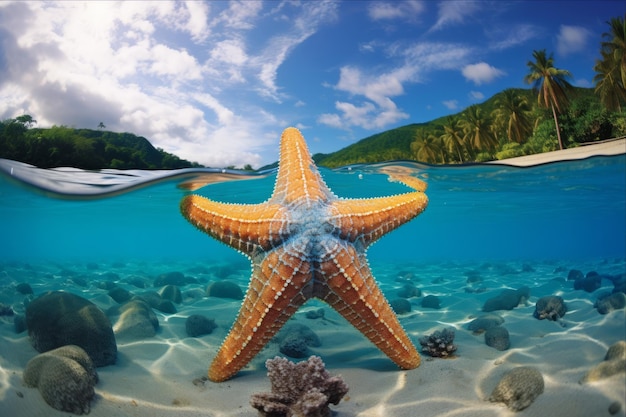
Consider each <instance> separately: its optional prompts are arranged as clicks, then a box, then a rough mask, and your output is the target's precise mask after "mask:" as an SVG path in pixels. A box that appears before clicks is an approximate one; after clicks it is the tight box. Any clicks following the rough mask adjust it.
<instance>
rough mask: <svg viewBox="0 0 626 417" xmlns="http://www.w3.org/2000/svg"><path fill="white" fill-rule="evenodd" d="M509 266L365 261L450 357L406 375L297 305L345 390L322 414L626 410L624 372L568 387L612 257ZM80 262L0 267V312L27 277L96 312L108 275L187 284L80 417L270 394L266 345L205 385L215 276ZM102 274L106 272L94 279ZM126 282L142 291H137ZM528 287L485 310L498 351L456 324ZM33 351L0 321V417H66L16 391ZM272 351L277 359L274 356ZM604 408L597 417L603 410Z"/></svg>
mask: <svg viewBox="0 0 626 417" xmlns="http://www.w3.org/2000/svg"><path fill="white" fill-rule="evenodd" d="M622 153H626V140H625V139H621V140H617V141H613V142H607V143H603V144H597V145H590V146H585V147H579V148H575V149H568V150H563V151H557V152H551V153H548V154H542V155H533V156H527V157H522V158H514V159H510V160H506V161H498V162H495V163H506V164H510V165H516V166H529V165H534V164H542V163H546V162H549V161H553V160H564V159H579V158H585V157H588V156H591V155H615V154H622ZM529 262H530V263H528V262H526V261H524V262H522V261H520V260H511V261H510V262H506V261H498V262H495V263H494V262H489V259H484V260H476V261H473V262H467V263H456V262H447V263H432V264H421V263H417V262H416V263H414V264H406V265H396V264H393V263H388V264H384V263H382V264H381V263H380V262H378V263H376V264H375V265H373V266H372V268H373V269H374V274H375V276H376V278H377V279H378V281H379V282H380V283H381V289H382V290H383V292H384V293H385V295H386V296H387V298H388V299H394V298H397V292H398V291H399V290H400V289H401V288H402V287H403V286H404V285H405V284H406V283H410V284H412V285H414V286H415V287H417V288H419V289H420V290H421V291H422V296H421V297H411V298H409V299H408V300H409V302H410V304H411V311H410V312H407V313H404V314H400V315H399V319H400V322H401V323H402V325H403V326H404V328H405V329H406V330H407V332H408V334H409V336H410V337H411V339H412V340H413V342H414V344H415V345H416V346H417V347H418V349H419V347H420V346H419V343H418V340H419V338H420V337H422V336H426V335H429V334H431V333H433V332H434V331H436V330H443V329H445V328H452V329H454V331H455V339H454V343H455V345H456V346H457V348H458V350H457V351H456V355H455V356H454V357H453V358H450V359H441V358H431V357H429V356H427V355H424V354H422V363H421V365H420V366H419V367H418V368H417V369H414V370H410V371H403V370H399V369H398V368H397V367H396V366H395V365H394V364H393V363H392V362H391V361H390V360H389V359H388V358H387V357H386V356H385V355H384V354H383V353H381V352H380V351H378V350H377V349H376V347H375V346H374V345H372V344H371V343H370V342H369V341H368V340H367V339H365V338H364V337H363V336H362V335H361V334H360V333H359V332H358V331H357V330H355V329H354V328H353V327H352V326H350V325H349V324H348V323H347V322H346V321H345V320H344V319H343V318H342V317H341V316H339V314H338V313H336V312H335V311H334V310H332V309H331V308H329V307H328V306H327V305H325V304H324V303H322V302H319V301H311V302H309V303H307V304H305V306H304V307H303V308H301V309H300V310H299V311H298V312H297V313H296V315H295V316H294V318H293V319H292V320H291V322H290V323H298V324H302V325H306V326H307V327H309V328H310V329H311V330H312V331H314V332H315V333H316V334H317V335H318V336H319V339H320V341H321V346H319V347H310V354H311V355H318V356H320V357H321V358H322V360H323V361H324V362H325V364H326V368H327V370H328V371H329V372H330V373H331V374H332V375H341V376H342V377H343V379H344V381H345V382H346V383H347V384H348V386H349V388H350V390H349V393H348V394H347V396H346V397H345V398H344V399H343V400H342V401H341V402H340V403H339V404H338V405H336V406H331V409H332V410H333V416H335V417H348V416H350V417H352V416H359V417H383V416H393V417H414V416H422V417H428V416H476V417H478V416H480V417H490V416H493V417H495V416H501V417H504V416H513V415H516V414H519V415H522V416H528V417H535V416H536V417H544V416H546V415H552V416H568V417H572V416H609V415H616V416H624V415H626V414H625V410H626V404H625V400H624V399H625V398H626V380H625V374H624V373H623V372H622V373H619V374H617V375H614V376H611V377H608V378H605V379H601V380H598V381H595V382H589V383H583V384H581V383H580V380H581V378H583V377H584V376H585V374H586V373H587V372H588V371H589V370H591V369H592V368H594V367H595V366H597V365H598V364H600V363H601V362H602V361H603V360H604V357H605V354H606V352H607V349H608V348H609V346H611V345H613V344H614V343H616V342H619V341H624V340H626V310H624V309H617V310H614V311H610V312H608V314H600V313H599V312H598V310H597V308H595V307H594V303H595V302H596V300H597V299H598V298H599V297H600V296H602V295H603V294H606V293H610V292H611V290H612V289H613V283H612V282H611V281H610V280H609V279H606V277H609V276H618V275H620V274H623V273H624V271H625V270H626V259H624V258H621V259H593V260H577V261H571V260H570V261H554V260H533V261H529ZM96 263H97V267H96V268H94V267H93V266H92V267H90V268H87V266H86V265H85V263H65V264H63V263H61V264H59V263H57V262H48V263H41V264H33V265H24V264H21V263H5V264H0V303H3V304H5V305H10V306H13V308H14V310H15V312H16V313H17V314H23V313H24V307H23V300H24V297H25V296H24V295H23V294H20V293H18V292H17V291H16V285H17V284H18V283H21V282H28V283H29V284H30V285H31V286H32V289H33V291H34V295H35V296H37V295H40V294H43V293H45V292H46V291H51V290H63V291H68V292H72V293H74V294H77V295H80V296H82V297H84V298H86V299H88V300H90V301H91V302H93V303H94V304H96V305H97V306H98V307H99V308H100V309H102V310H103V311H107V310H109V309H110V308H112V307H115V306H117V305H118V303H116V302H115V301H114V300H113V299H112V298H111V297H110V296H109V295H107V290H105V289H102V288H101V287H100V286H99V285H98V284H99V283H101V282H102V281H105V280H106V277H107V276H110V273H114V274H116V276H117V277H118V279H117V280H116V284H117V285H118V286H120V287H122V288H124V289H126V290H127V291H129V292H131V293H132V294H140V293H143V292H145V291H148V290H158V288H153V286H152V285H153V284H152V282H153V280H154V277H155V276H157V275H158V274H160V273H163V272H167V271H181V272H182V273H183V274H185V275H193V276H194V277H195V278H196V279H197V283H190V284H187V285H184V286H182V287H181V291H182V295H183V299H182V302H181V303H178V304H176V309H177V312H176V313H174V314H166V313H163V312H159V311H155V313H156V315H157V318H158V321H159V330H158V331H157V333H156V335H155V336H153V337H145V338H132V337H130V338H129V337H127V338H121V337H120V338H118V339H117V347H118V356H117V362H116V363H115V364H114V365H110V366H105V367H100V368H98V369H97V371H98V375H99V382H98V384H97V385H96V387H95V390H96V398H95V400H94V401H93V402H92V404H91V412H90V414H89V415H90V416H94V417H113V416H133V417H171V416H181V417H182V416H203V417H208V416H216V417H217V416H241V417H243V416H250V417H251V416H256V415H258V414H257V411H256V410H255V409H253V408H252V407H251V406H250V404H249V400H250V396H251V395H252V394H253V393H258V392H268V391H270V383H269V380H268V379H267V376H266V369H265V361H266V360H267V359H271V358H273V357H275V356H277V355H280V353H279V346H278V344H277V343H275V342H270V343H269V345H268V346H267V347H266V348H265V349H264V350H263V351H262V352H261V353H260V354H259V355H258V356H257V357H256V358H255V359H254V360H253V361H252V362H251V363H250V365H249V366H247V367H246V368H244V370H243V371H242V372H240V373H239V374H238V375H237V376H236V377H235V378H233V379H231V380H228V381H226V382H223V383H213V382H210V381H207V380H206V378H205V376H206V372H207V368H208V366H209V364H210V361H211V360H212V358H213V356H214V355H215V353H216V351H217V349H218V347H219V345H220V344H221V342H222V340H223V338H224V337H225V335H226V334H227V332H228V330H229V328H230V325H231V324H232V320H233V319H234V317H235V316H236V314H237V311H238V309H239V306H240V301H238V300H233V299H227V298H218V297H206V296H204V294H205V291H206V288H207V285H208V283H210V282H214V281H217V280H219V279H221V278H222V277H220V276H217V275H216V274H215V273H214V272H212V270H211V269H210V268H209V269H208V270H207V265H199V264H191V263H189V262H182V261H181V262H177V261H171V262H169V263H163V264H159V265H150V264H146V263H143V262H140V261H137V262H133V261H128V262H126V263H124V264H123V265H119V264H111V263H107V261H106V260H100V261H97V262H96ZM572 269H576V270H580V271H582V272H583V273H585V274H586V273H588V272H590V271H596V272H598V273H599V274H600V276H602V277H603V278H602V279H601V284H600V287H599V288H597V289H595V290H594V291H592V292H587V291H585V290H583V289H575V288H574V282H573V281H569V280H568V279H567V278H568V272H569V271H570V270H572ZM64 270H71V271H74V272H75V273H77V274H79V275H81V276H87V277H89V279H88V280H87V283H85V284H84V285H77V283H76V281H74V280H72V279H70V278H68V276H67V274H63V273H62V271H64ZM107 274H109V275H107ZM137 277H139V279H140V281H143V283H144V284H145V288H139V287H138V286H137ZM248 279H249V268H248V267H247V265H245V262H242V265H241V266H239V267H237V268H235V269H234V270H233V271H232V272H231V274H230V275H229V276H228V280H230V281H233V282H235V283H236V284H237V285H238V286H239V287H240V288H241V289H242V290H245V288H246V287H247V285H248ZM522 287H528V288H529V289H530V296H529V297H528V298H524V299H523V300H521V302H520V304H519V305H517V306H516V307H515V308H513V309H511V310H498V311H494V312H493V313H495V314H498V315H499V316H501V317H502V319H503V320H504V322H503V324H502V326H504V327H505V328H506V329H507V330H508V332H509V334H510V347H509V348H508V349H506V350H497V349H495V348H493V347H490V346H487V345H486V343H485V337H484V334H480V333H475V332H473V331H471V330H469V329H468V324H469V323H470V322H471V321H472V320H474V319H475V318H477V317H480V316H481V315H483V314H486V313H484V312H483V311H482V309H483V305H484V303H485V302H486V300H488V299H489V298H492V297H494V296H497V295H498V294H499V293H500V292H501V291H502V290H503V289H519V288H522ZM426 295H434V296H437V297H438V298H439V299H440V302H441V306H440V308H438V309H437V308H427V307H423V306H422V305H421V302H422V300H423V298H424V296H426ZM553 295H554V296H559V297H562V299H563V300H564V301H565V303H566V306H567V312H566V313H565V315H564V316H563V317H562V318H561V319H560V320H557V321H550V320H539V319H537V318H535V317H534V316H533V313H534V311H535V305H536V303H537V301H538V300H539V299H540V298H541V297H544V296H553ZM319 308H322V309H324V317H323V318H317V319H310V318H307V317H306V312H307V311H310V310H317V309H319ZM192 314H202V315H205V316H206V317H210V318H214V319H215V322H216V324H217V328H216V329H215V330H214V331H213V332H212V333H210V334H208V335H205V336H201V337H189V336H188V335H187V333H186V330H185V321H186V319H187V317H189V316H190V315H192ZM37 354H38V352H37V351H36V350H35V349H34V348H33V347H32V345H31V343H30V340H29V337H28V334H27V332H22V333H19V334H18V333H16V332H15V329H14V324H13V317H12V316H2V317H0V415H2V416H11V417H44V416H46V417H56V416H59V417H60V416H67V415H69V413H67V412H61V411H57V410H55V409H53V408H51V407H50V406H48V405H47V404H46V403H45V401H44V400H43V399H42V396H41V395H40V392H39V391H38V389H37V388H29V387H26V386H25V385H24V383H23V372H24V369H25V367H26V364H27V363H28V361H29V360H30V359H32V358H33V357H35V356H36V355H37ZM281 356H284V355H281ZM519 366H532V367H535V368H537V369H538V370H539V371H540V372H541V373H542V375H543V379H544V383H545V389H544V392H543V393H542V394H541V395H539V396H538V397H537V398H536V400H535V401H534V402H533V403H532V404H531V405H530V406H529V407H528V408H526V409H524V410H523V411H521V412H518V413H515V412H513V411H511V410H509V409H508V408H507V407H506V406H505V405H504V404H502V403H493V402H490V401H488V398H489V396H490V394H491V392H492V390H493V389H494V387H495V386H496V384H497V382H498V381H499V380H500V378H501V377H502V376H503V375H504V374H505V373H506V372H507V371H509V370H511V369H513V368H516V367H519ZM609 410H611V412H609Z"/></svg>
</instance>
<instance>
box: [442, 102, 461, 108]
mask: <svg viewBox="0 0 626 417" xmlns="http://www.w3.org/2000/svg"><path fill="white" fill-rule="evenodd" d="M442 103H443V105H444V106H446V108H448V109H449V110H456V109H458V108H459V102H458V100H444V101H443V102H442Z"/></svg>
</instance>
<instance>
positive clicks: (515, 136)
mask: <svg viewBox="0 0 626 417" xmlns="http://www.w3.org/2000/svg"><path fill="white" fill-rule="evenodd" d="M495 104H496V106H497V107H498V108H497V109H496V110H494V112H493V115H494V117H495V119H496V124H498V125H500V126H506V136H507V138H508V139H509V141H511V142H517V143H522V142H524V141H525V140H526V139H527V138H528V137H529V136H530V135H531V134H532V132H533V127H532V123H531V109H530V105H529V104H528V101H527V100H526V98H525V97H522V96H520V95H519V94H517V93H516V92H515V90H513V89H512V88H509V89H507V90H504V91H503V92H502V94H500V96H499V97H498V98H497V99H496V101H495Z"/></svg>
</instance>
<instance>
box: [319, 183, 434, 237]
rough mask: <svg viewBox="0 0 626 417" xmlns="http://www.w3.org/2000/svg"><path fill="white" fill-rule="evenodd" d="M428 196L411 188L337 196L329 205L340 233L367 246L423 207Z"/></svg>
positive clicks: (408, 219) (416, 214)
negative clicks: (358, 196) (386, 193)
mask: <svg viewBox="0 0 626 417" xmlns="http://www.w3.org/2000/svg"><path fill="white" fill-rule="evenodd" d="M427 205H428V197H426V194H424V193H421V192H417V191H416V192H411V193H405V194H400V195H395V196H391V197H379V198H367V199H350V200H338V201H335V202H333V203H332V204H331V205H330V211H331V215H330V217H331V218H332V219H333V223H334V224H335V225H336V227H337V230H339V237H341V238H342V239H346V240H348V241H351V242H355V241H356V240H357V239H359V240H361V241H362V243H363V245H364V247H366V248H367V247H368V246H369V245H371V244H372V243H374V242H375V241H376V240H378V239H380V238H381V237H382V236H383V235H385V234H386V233H389V232H390V231H392V230H394V229H396V228H398V227H399V226H401V225H403V224H404V223H406V222H408V221H410V220H412V219H413V218H415V217H416V216H418V215H419V214H420V213H421V212H422V211H424V210H425V209H426V206H427Z"/></svg>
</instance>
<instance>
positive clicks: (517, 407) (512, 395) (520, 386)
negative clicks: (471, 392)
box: [489, 366, 544, 411]
mask: <svg viewBox="0 0 626 417" xmlns="http://www.w3.org/2000/svg"><path fill="white" fill-rule="evenodd" d="M543 386H544V383H543V375H541V372H539V371H538V370H536V369H535V368H532V367H530V366H520V367H517V368H514V369H512V370H510V371H509V372H507V373H506V374H504V376H503V377H502V379H500V381H499V382H498V384H497V385H496V387H495V388H494V389H493V391H492V393H491V396H490V397H489V401H491V402H501V403H505V404H506V405H507V406H508V407H509V409H510V410H513V411H521V410H523V409H524V408H526V407H528V406H529V405H531V404H532V403H533V401H535V399H536V398H537V397H538V396H539V395H540V394H541V393H543Z"/></svg>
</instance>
